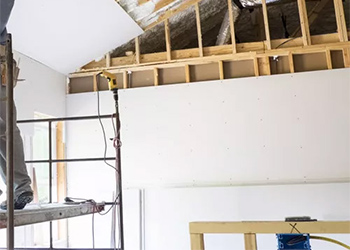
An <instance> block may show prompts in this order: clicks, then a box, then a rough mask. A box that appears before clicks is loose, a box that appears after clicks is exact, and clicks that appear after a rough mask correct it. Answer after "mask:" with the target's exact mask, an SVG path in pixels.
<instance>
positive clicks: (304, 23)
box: [298, 0, 311, 46]
mask: <svg viewBox="0 0 350 250" xmlns="http://www.w3.org/2000/svg"><path fill="white" fill-rule="evenodd" d="M298 8H299V18H300V26H301V33H302V39H303V44H304V46H308V45H311V36H310V28H309V19H308V16H307V9H306V4H305V0H298Z"/></svg>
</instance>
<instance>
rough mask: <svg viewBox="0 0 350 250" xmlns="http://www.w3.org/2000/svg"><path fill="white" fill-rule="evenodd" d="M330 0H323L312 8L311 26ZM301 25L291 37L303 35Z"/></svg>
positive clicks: (309, 17) (309, 18)
mask: <svg viewBox="0 0 350 250" xmlns="http://www.w3.org/2000/svg"><path fill="white" fill-rule="evenodd" d="M329 1H330V0H321V1H319V2H317V3H316V5H315V6H314V7H313V8H312V10H311V11H310V13H309V15H308V20H309V27H311V25H312V24H313V23H314V22H315V21H316V20H317V18H318V15H319V14H320V12H321V11H322V10H323V8H324V7H325V6H326V5H327V3H328V2H329ZM300 31H301V27H300V26H299V27H298V28H297V29H296V30H295V31H294V32H293V33H292V35H291V37H299V36H301V32H300Z"/></svg>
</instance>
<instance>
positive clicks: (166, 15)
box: [145, 0, 202, 30]
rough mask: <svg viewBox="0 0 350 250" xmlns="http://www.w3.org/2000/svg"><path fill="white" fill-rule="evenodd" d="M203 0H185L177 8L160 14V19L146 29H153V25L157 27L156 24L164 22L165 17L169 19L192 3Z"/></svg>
mask: <svg viewBox="0 0 350 250" xmlns="http://www.w3.org/2000/svg"><path fill="white" fill-rule="evenodd" d="M200 1H202V0H188V1H184V2H183V3H182V4H180V5H179V6H177V7H176V8H173V9H169V10H167V11H166V12H165V13H163V14H162V15H160V16H159V17H158V19H157V20H156V21H155V22H153V23H151V24H150V25H148V26H147V27H146V28H145V30H149V29H152V28H153V27H155V26H156V25H158V24H159V23H161V22H163V21H164V20H165V19H169V18H171V17H173V16H175V15H177V14H178V13H180V12H181V11H184V10H186V9H188V8H189V7H191V6H192V5H194V4H196V3H199V2H200Z"/></svg>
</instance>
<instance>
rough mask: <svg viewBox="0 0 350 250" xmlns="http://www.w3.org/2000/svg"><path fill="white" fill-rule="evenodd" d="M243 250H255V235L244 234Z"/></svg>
mask: <svg viewBox="0 0 350 250" xmlns="http://www.w3.org/2000/svg"><path fill="white" fill-rule="evenodd" d="M244 245H245V250H257V243H256V234H251V233H249V234H244Z"/></svg>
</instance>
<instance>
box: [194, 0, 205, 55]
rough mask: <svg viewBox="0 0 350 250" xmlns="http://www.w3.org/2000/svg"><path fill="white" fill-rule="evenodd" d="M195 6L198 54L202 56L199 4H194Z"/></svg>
mask: <svg viewBox="0 0 350 250" xmlns="http://www.w3.org/2000/svg"><path fill="white" fill-rule="evenodd" d="M195 8H196V22H197V36H198V48H199V56H200V57H203V41H202V27H201V16H200V12H199V4H198V3H196V4H195Z"/></svg>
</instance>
